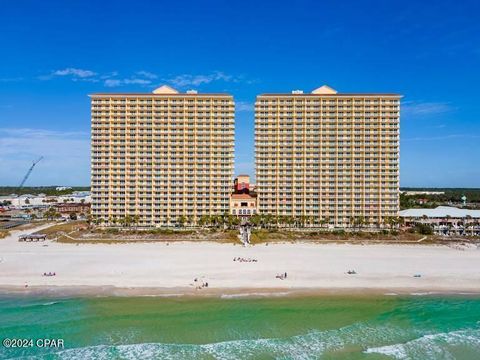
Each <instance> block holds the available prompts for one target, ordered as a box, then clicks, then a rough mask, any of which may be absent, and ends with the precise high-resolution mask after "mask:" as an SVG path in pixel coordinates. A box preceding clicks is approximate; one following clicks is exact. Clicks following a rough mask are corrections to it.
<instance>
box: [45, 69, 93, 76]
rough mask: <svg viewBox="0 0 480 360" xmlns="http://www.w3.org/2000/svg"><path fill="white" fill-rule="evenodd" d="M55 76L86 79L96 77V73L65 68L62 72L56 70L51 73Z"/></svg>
mask: <svg viewBox="0 0 480 360" xmlns="http://www.w3.org/2000/svg"><path fill="white" fill-rule="evenodd" d="M52 75H55V76H68V75H70V76H73V77H79V78H88V77H92V76H95V75H97V73H96V72H93V71H91V70H84V69H76V68H66V69H63V70H56V71H54V72H53V73H52Z"/></svg>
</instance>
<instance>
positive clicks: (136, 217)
mask: <svg viewBox="0 0 480 360" xmlns="http://www.w3.org/2000/svg"><path fill="white" fill-rule="evenodd" d="M139 222H140V215H138V214H135V215H133V223H134V224H135V226H138V223H139Z"/></svg>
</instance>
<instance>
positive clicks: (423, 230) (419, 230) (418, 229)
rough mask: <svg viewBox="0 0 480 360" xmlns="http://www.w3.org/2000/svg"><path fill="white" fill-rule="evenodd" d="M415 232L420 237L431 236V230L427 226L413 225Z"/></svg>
mask: <svg viewBox="0 0 480 360" xmlns="http://www.w3.org/2000/svg"><path fill="white" fill-rule="evenodd" d="M415 232H417V233H419V234H421V235H432V234H433V228H432V227H431V226H430V225H428V224H417V225H415Z"/></svg>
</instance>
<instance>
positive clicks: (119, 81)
mask: <svg viewBox="0 0 480 360" xmlns="http://www.w3.org/2000/svg"><path fill="white" fill-rule="evenodd" d="M151 83H152V81H151V80H146V79H138V78H133V79H107V80H105V81H104V85H105V86H106V87H117V86H123V85H149V84H151Z"/></svg>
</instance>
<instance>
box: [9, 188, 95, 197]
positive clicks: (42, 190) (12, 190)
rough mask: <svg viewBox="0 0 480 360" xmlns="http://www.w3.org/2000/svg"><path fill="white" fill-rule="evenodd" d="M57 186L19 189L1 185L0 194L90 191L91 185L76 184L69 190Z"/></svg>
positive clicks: (50, 193) (63, 193) (59, 193)
mask: <svg viewBox="0 0 480 360" xmlns="http://www.w3.org/2000/svg"><path fill="white" fill-rule="evenodd" d="M55 188H56V186H27V187H23V188H21V189H18V187H16V186H0V196H7V195H11V194H17V195H24V194H31V195H37V194H45V195H47V196H58V195H68V194H71V193H72V192H74V191H90V186H75V187H72V188H71V189H67V190H60V191H59V190H56V189H55Z"/></svg>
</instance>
